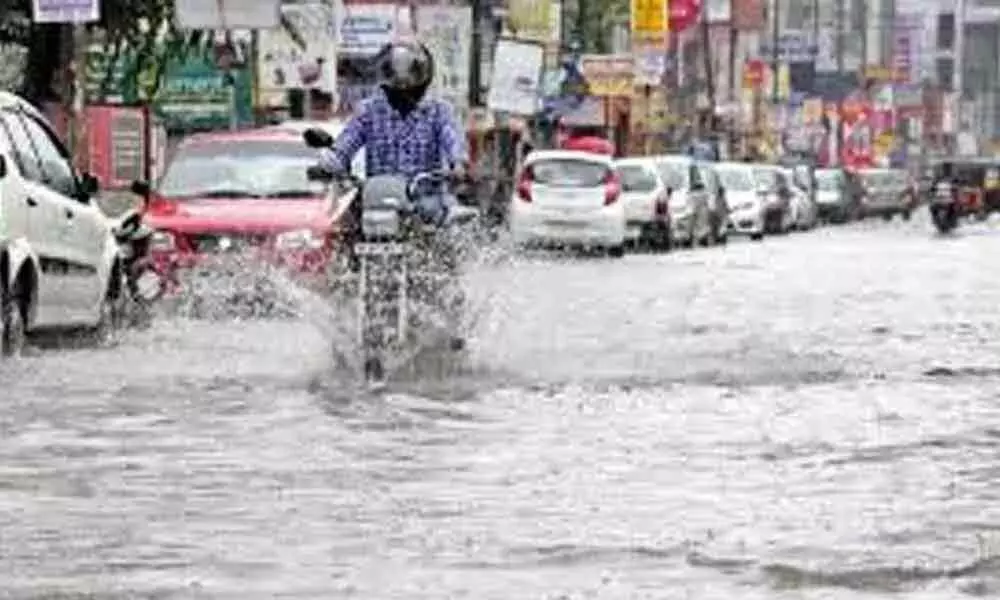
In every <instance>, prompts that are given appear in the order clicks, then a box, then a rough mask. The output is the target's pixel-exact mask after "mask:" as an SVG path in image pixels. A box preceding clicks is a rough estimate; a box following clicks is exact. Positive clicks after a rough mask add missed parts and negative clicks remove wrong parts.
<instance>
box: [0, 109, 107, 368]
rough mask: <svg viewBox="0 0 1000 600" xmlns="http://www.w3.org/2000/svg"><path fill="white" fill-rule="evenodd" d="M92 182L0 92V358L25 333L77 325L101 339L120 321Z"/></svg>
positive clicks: (39, 124) (47, 130)
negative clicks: (0, 294) (0, 301)
mask: <svg viewBox="0 0 1000 600" xmlns="http://www.w3.org/2000/svg"><path fill="white" fill-rule="evenodd" d="M97 188H98V183H97V179H96V178H94V177H93V176H92V175H89V174H86V173H84V174H79V173H77V172H76V170H75V169H74V168H73V165H72V163H71V160H70V153H69V152H68V151H67V149H66V147H65V146H64V145H63V143H62V142H61V141H60V140H59V137H58V136H57V135H56V133H55V129H54V128H53V127H52V125H51V124H50V123H49V122H48V121H47V120H46V119H45V117H44V116H42V114H41V113H40V112H38V111H37V110H36V109H35V108H34V107H33V106H32V105H31V104H29V103H28V102H27V101H25V100H23V99H21V98H19V97H18V96H16V95H14V94H10V93H7V92H0V263H2V267H0V272H2V273H4V275H5V279H4V285H3V286H0V288H5V289H3V290H2V291H3V292H4V293H3V296H4V298H3V300H4V302H3V305H2V307H0V317H2V319H0V324H2V326H0V351H2V354H3V355H7V356H10V355H16V354H18V353H19V352H20V351H21V350H22V349H23V347H24V344H25V342H26V339H27V336H28V334H30V333H33V332H39V331H42V330H66V329H79V328H82V329H83V330H84V331H86V332H88V333H89V334H91V335H94V336H95V337H97V338H98V339H102V338H104V337H105V336H107V335H108V334H110V333H111V332H113V330H114V329H115V328H116V327H117V326H118V325H119V324H120V322H121V316H122V315H121V312H122V311H123V310H124V303H125V291H124V273H123V271H122V263H121V260H120V257H119V247H118V244H117V242H116V240H115V238H114V236H113V235H112V231H111V230H112V227H113V223H112V222H111V221H110V220H109V219H108V218H107V217H105V215H104V214H103V213H102V212H101V209H100V208H99V207H98V206H97V204H96V203H95V201H94V200H95V196H96V194H97V191H98V190H97Z"/></svg>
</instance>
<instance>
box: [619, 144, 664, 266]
mask: <svg viewBox="0 0 1000 600" xmlns="http://www.w3.org/2000/svg"><path fill="white" fill-rule="evenodd" d="M615 169H616V170H617V171H618V175H619V176H620V177H621V180H622V202H623V203H624V204H625V220H626V224H627V226H628V231H627V233H628V239H629V242H630V243H634V244H636V245H645V246H648V247H649V248H650V249H652V250H669V249H670V246H671V239H672V238H671V235H670V233H671V232H670V209H669V205H668V198H667V188H666V186H665V185H664V184H663V180H662V179H660V175H659V173H657V172H656V163H654V162H653V161H652V160H650V159H648V158H644V157H633V158H622V159H619V160H618V161H616V162H615Z"/></svg>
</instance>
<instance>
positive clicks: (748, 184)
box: [715, 167, 754, 192]
mask: <svg viewBox="0 0 1000 600" xmlns="http://www.w3.org/2000/svg"><path fill="white" fill-rule="evenodd" d="M715 172H716V173H718V174H719V182H720V183H721V184H722V187H724V188H726V189H727V190H732V191H734V192H749V191H752V190H753V187H754V180H753V177H752V176H751V175H750V173H749V171H747V169H723V168H718V167H716V169H715Z"/></svg>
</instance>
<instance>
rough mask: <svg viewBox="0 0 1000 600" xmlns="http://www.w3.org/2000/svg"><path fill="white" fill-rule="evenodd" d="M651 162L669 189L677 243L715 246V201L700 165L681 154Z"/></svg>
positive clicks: (672, 223)
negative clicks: (713, 227) (713, 208)
mask: <svg viewBox="0 0 1000 600" xmlns="http://www.w3.org/2000/svg"><path fill="white" fill-rule="evenodd" d="M652 160H653V162H654V164H655V165H656V170H657V172H658V173H659V174H660V179H662V180H663V185H664V186H665V187H666V189H667V197H668V198H669V206H670V224H671V228H672V236H673V239H674V242H675V243H677V244H680V245H682V246H686V247H691V246H693V245H694V244H696V243H697V244H701V245H702V246H710V245H712V244H713V243H715V242H716V238H715V232H714V231H713V229H712V215H711V210H712V209H711V206H712V202H711V201H710V197H709V196H710V194H709V191H708V187H707V186H706V184H705V180H704V178H703V177H702V173H701V168H700V167H699V165H698V162H697V161H696V160H694V159H692V158H690V157H688V156H678V155H664V156H655V157H653V159H652Z"/></svg>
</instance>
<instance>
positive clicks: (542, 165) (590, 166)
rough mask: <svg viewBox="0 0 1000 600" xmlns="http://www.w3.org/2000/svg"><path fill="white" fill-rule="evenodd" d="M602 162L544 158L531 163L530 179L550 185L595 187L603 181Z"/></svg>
mask: <svg viewBox="0 0 1000 600" xmlns="http://www.w3.org/2000/svg"><path fill="white" fill-rule="evenodd" d="M607 172H608V167H607V165H605V164H604V163H599V162H594V161H590V160H580V159H576V158H546V159H541V160H537V161H535V162H533V163H531V173H532V180H533V181H534V182H535V183H541V184H543V185H548V186H552V187H596V186H599V185H601V184H602V183H604V178H605V176H606V175H607Z"/></svg>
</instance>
